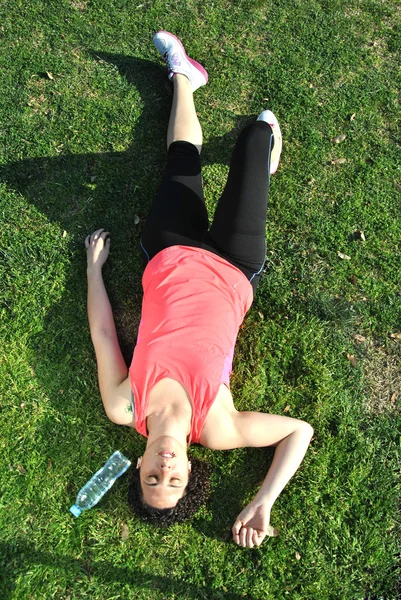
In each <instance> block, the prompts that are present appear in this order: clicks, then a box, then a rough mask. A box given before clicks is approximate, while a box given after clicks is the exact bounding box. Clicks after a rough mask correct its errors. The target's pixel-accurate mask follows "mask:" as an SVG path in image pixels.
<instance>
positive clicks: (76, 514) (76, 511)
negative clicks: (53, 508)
mask: <svg viewBox="0 0 401 600" xmlns="http://www.w3.org/2000/svg"><path fill="white" fill-rule="evenodd" d="M70 511H71V512H72V514H73V515H74V517H79V515H80V514H81V512H82V509H81V508H79V506H77V505H76V504H73V505H72V506H71V508H70Z"/></svg>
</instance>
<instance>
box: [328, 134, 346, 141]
mask: <svg viewBox="0 0 401 600" xmlns="http://www.w3.org/2000/svg"><path fill="white" fill-rule="evenodd" d="M346 137H347V136H346V135H345V133H342V134H341V135H336V137H333V138H331V140H330V142H333V143H334V144H341V142H343V141H344V140H345V138H346Z"/></svg>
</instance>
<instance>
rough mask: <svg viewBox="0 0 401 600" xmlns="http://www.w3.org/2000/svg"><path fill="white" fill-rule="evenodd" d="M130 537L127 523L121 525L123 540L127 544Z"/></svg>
mask: <svg viewBox="0 0 401 600" xmlns="http://www.w3.org/2000/svg"><path fill="white" fill-rule="evenodd" d="M128 537H129V529H128V525H127V524H126V523H121V539H122V541H123V542H126V541H127V539H128Z"/></svg>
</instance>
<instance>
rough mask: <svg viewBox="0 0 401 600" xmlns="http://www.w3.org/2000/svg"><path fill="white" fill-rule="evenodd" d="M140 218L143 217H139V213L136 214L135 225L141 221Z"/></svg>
mask: <svg viewBox="0 0 401 600" xmlns="http://www.w3.org/2000/svg"><path fill="white" fill-rule="evenodd" d="M140 220H141V219H140V218H139V217H138V215H135V217H134V225H138V223H139V221H140Z"/></svg>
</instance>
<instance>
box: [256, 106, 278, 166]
mask: <svg viewBox="0 0 401 600" xmlns="http://www.w3.org/2000/svg"><path fill="white" fill-rule="evenodd" d="M257 121H265V123H268V124H269V125H270V127H271V128H272V129H273V135H274V147H273V150H272V153H271V156H270V175H273V173H275V172H276V171H277V169H278V163H279V161H280V154H281V149H282V147H283V139H282V137H281V130H280V125H279V124H278V121H277V119H276V117H275V116H274V114H273V113H272V111H271V110H264V111H263V112H261V113H260V115H259V116H258V118H257Z"/></svg>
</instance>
